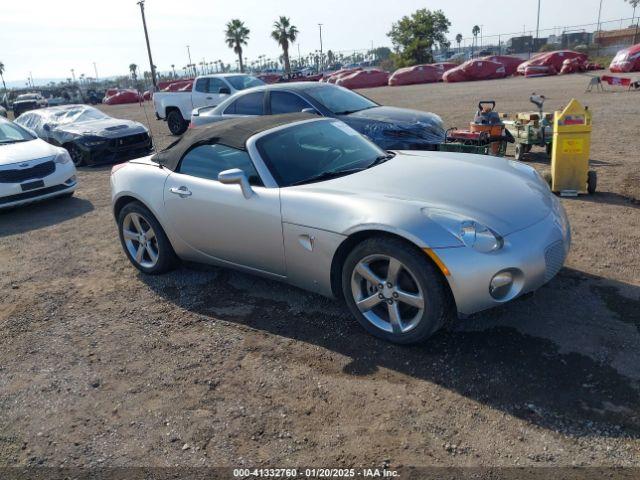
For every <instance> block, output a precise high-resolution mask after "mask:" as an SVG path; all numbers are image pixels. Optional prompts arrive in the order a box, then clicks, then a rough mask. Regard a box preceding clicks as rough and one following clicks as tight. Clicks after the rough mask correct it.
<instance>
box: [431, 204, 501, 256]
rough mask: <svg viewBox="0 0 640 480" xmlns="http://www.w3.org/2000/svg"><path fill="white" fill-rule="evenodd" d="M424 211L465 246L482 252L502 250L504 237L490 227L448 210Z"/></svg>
mask: <svg viewBox="0 0 640 480" xmlns="http://www.w3.org/2000/svg"><path fill="white" fill-rule="evenodd" d="M423 211H424V213H425V214H426V215H427V216H428V217H429V218H430V219H431V220H433V221H434V222H436V223H437V224H438V225H440V226H441V227H443V228H444V229H446V230H447V231H448V232H449V233H451V234H452V235H453V236H454V237H456V238H457V239H458V240H460V241H461V242H462V243H463V244H464V245H465V246H467V247H469V248H473V249H474V250H476V251H478V252H481V253H490V252H494V251H496V250H500V249H501V248H502V246H503V244H504V242H503V240H502V237H501V236H500V235H498V234H497V233H496V232H494V231H493V230H491V229H490V228H489V227H487V226H485V225H483V224H481V223H480V222H476V221H475V220H471V219H468V218H464V217H462V216H461V215H457V214H455V213H452V212H448V211H446V210H438V209H431V208H425V209H423Z"/></svg>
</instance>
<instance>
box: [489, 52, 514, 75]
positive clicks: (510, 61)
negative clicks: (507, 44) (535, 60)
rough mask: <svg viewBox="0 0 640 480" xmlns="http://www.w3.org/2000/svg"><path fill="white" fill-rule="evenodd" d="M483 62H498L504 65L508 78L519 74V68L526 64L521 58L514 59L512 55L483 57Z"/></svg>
mask: <svg viewBox="0 0 640 480" xmlns="http://www.w3.org/2000/svg"><path fill="white" fill-rule="evenodd" d="M482 60H488V61H490V62H497V63H500V64H502V66H503V67H504V69H505V72H506V74H507V77H510V76H511V75H515V74H516V73H518V67H519V66H520V64H521V63H523V62H524V60H522V59H521V58H518V57H512V56H510V55H491V56H489V57H482Z"/></svg>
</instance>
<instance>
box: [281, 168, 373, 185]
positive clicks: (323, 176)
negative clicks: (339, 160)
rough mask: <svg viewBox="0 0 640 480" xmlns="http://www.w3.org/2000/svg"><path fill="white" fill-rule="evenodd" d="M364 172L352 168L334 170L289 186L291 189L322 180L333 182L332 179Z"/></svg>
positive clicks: (360, 169)
mask: <svg viewBox="0 0 640 480" xmlns="http://www.w3.org/2000/svg"><path fill="white" fill-rule="evenodd" d="M362 170H365V169H364V168H350V169H347V170H332V171H329V172H322V173H320V174H318V175H315V176H313V177H309V178H305V179H304V180H300V181H298V182H294V183H292V184H291V185H289V186H290V187H294V186H296V185H304V184H306V183H315V182H321V181H322V180H331V179H332V178H338V177H344V176H345V175H351V174H352V173H357V172H361V171H362Z"/></svg>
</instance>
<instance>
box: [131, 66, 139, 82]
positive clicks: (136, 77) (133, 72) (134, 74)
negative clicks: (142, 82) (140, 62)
mask: <svg viewBox="0 0 640 480" xmlns="http://www.w3.org/2000/svg"><path fill="white" fill-rule="evenodd" d="M136 70H138V66H137V65H136V64H135V63H132V64H130V65H129V71H130V72H131V78H133V81H134V82H135V81H136V80H137V79H138V75H137V74H136Z"/></svg>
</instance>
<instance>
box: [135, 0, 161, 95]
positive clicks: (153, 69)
mask: <svg viewBox="0 0 640 480" xmlns="http://www.w3.org/2000/svg"><path fill="white" fill-rule="evenodd" d="M138 5H140V14H141V15H142V27H143V28H144V38H145V40H146V41H147V53H148V54H149V65H150V66H151V81H152V82H153V88H154V89H157V88H158V82H157V81H156V66H155V65H154V64H153V58H152V57H151V45H150V44H149V32H147V20H146V19H145V17H144V0H140V1H139V2H138Z"/></svg>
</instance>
